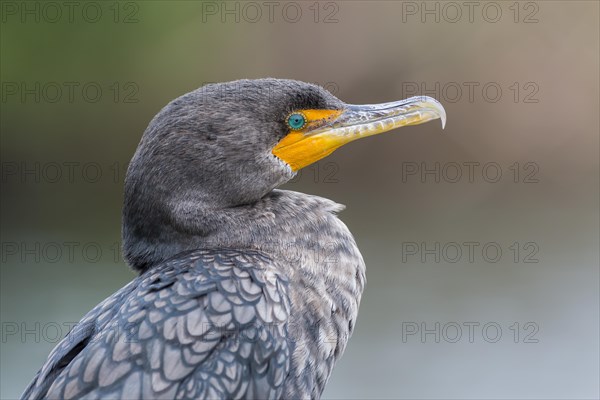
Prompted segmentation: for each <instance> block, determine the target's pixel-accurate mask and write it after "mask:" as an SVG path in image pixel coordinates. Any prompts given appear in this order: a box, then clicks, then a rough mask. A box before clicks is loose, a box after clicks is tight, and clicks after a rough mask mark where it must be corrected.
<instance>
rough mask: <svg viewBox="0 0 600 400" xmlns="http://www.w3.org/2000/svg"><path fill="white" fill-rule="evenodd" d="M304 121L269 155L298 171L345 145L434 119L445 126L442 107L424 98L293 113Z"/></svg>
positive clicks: (444, 114) (428, 98)
mask: <svg viewBox="0 0 600 400" xmlns="http://www.w3.org/2000/svg"><path fill="white" fill-rule="evenodd" d="M295 112H299V113H302V114H303V115H304V116H305V117H306V120H307V121H306V124H305V126H304V127H303V128H302V129H300V130H290V133H288V134H287V135H286V136H285V137H284V138H283V139H281V141H280V142H279V143H277V145H276V146H275V147H274V148H273V150H272V152H273V154H274V155H275V156H277V157H278V158H279V159H281V160H283V161H284V162H286V163H287V164H288V165H289V166H290V168H291V169H292V170H293V171H298V170H299V169H302V168H304V167H306V166H307V165H310V164H312V163H314V162H315V161H318V160H320V159H321V158H324V157H326V156H328V155H329V154H331V153H332V152H333V151H335V150H336V149H338V148H339V147H341V146H343V145H344V144H346V143H349V142H352V141H354V140H356V139H360V138H363V137H368V136H372V135H376V134H379V133H382V132H386V131H389V130H392V129H395V128H399V127H402V126H408V125H418V124H422V123H424V122H427V121H431V120H433V119H437V118H439V119H441V120H442V128H443V127H444V125H445V122H446V112H445V110H444V107H443V106H442V105H441V104H440V103H439V102H438V101H437V100H435V99H433V98H431V97H427V96H419V97H411V98H410V99H406V100H401V101H396V102H391V103H382V104H374V105H364V106H356V105H347V106H346V107H345V108H344V109H342V110H313V109H310V110H296V111H295Z"/></svg>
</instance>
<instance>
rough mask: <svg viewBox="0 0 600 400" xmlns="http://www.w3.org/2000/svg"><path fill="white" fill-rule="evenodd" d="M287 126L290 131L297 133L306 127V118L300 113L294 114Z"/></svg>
mask: <svg viewBox="0 0 600 400" xmlns="http://www.w3.org/2000/svg"><path fill="white" fill-rule="evenodd" d="M287 124H288V126H289V127H290V129H292V130H295V131H297V130H299V129H302V128H304V125H306V117H305V116H304V114H302V113H299V112H295V113H292V114H290V115H289V117H288V118H287Z"/></svg>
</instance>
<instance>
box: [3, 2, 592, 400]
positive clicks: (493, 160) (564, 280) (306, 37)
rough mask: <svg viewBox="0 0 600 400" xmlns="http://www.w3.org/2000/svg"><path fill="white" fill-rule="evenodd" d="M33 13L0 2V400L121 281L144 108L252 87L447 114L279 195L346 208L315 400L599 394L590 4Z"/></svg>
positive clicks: (125, 6) (142, 5) (200, 6)
mask: <svg viewBox="0 0 600 400" xmlns="http://www.w3.org/2000/svg"><path fill="white" fill-rule="evenodd" d="M173 3H177V4H176V5H174V4H173ZM52 4H54V5H50V6H48V3H45V2H37V1H31V2H12V1H3V2H2V3H0V6H1V12H2V14H1V18H2V19H1V41H0V44H1V81H2V92H1V96H2V99H1V118H0V120H1V133H2V143H1V156H2V181H1V185H2V192H1V195H2V199H1V200H2V210H1V218H2V227H1V234H2V266H1V269H0V274H1V275H0V277H1V300H2V302H1V307H0V309H1V313H2V314H1V320H2V332H1V333H2V338H1V339H2V340H1V343H0V344H1V362H0V368H1V369H0V387H1V389H0V397H2V398H15V397H17V396H19V394H20V393H21V392H22V390H23V389H24V387H25V385H26V384H27V383H28V381H29V380H30V379H31V377H33V375H34V373H35V372H36V371H37V369H38V368H39V367H40V366H41V364H42V363H43V361H44V359H45V357H46V356H47V354H48V352H49V351H50V350H51V348H52V347H53V346H54V345H55V344H56V343H57V341H58V340H59V337H60V336H62V335H64V334H66V332H67V331H68V327H69V324H70V323H73V322H76V321H78V320H79V318H80V317H81V316H82V315H83V314H84V313H85V312H87V311H88V310H89V309H91V308H92V307H93V306H94V305H96V304H97V303H98V302H100V301H101V300H102V299H104V298H105V297H106V296H108V295H110V294H111V293H112V292H114V291H115V290H117V289H118V288H120V287H121V286H122V285H124V284H125V283H126V282H128V281H129V280H130V279H131V278H132V276H133V275H132V273H131V272H130V271H129V270H128V269H127V267H126V266H125V264H124V263H123V262H122V260H121V259H120V257H119V256H118V253H119V248H118V243H119V240H120V210H121V202H122V186H123V177H124V171H125V168H126V165H127V162H128V161H129V158H130V157H131V155H132V154H133V152H134V150H135V147H136V145H137V142H138V140H139V138H140V136H141V134H142V132H143V130H144V129H145V127H146V126H147V124H148V122H149V120H150V119H151V118H152V117H153V116H154V114H155V113H156V112H157V111H158V110H159V109H160V108H161V107H162V106H163V105H165V104H166V103H167V102H168V101H170V100H171V99H173V98H175V97H177V96H179V95H181V94H183V93H185V92H187V91H190V90H192V89H195V88H196V87H198V86H201V85H203V84H205V83H208V82H221V81H227V80H233V79H239V78H258V77H266V76H273V77H282V78H294V79H299V80H304V81H308V82H314V83H319V84H321V85H323V86H325V87H326V88H328V89H329V90H331V91H332V92H333V93H334V94H335V95H336V96H338V97H339V98H341V99H342V100H344V101H346V102H349V103H370V102H383V101H391V100H396V99H400V98H403V97H408V96H411V95H414V94H427V95H430V96H434V97H436V98H438V99H439V100H440V101H441V102H442V103H443V104H444V106H445V107H446V111H447V113H448V123H447V127H446V130H445V131H441V129H440V127H439V124H438V123H429V124H426V125H422V126H417V127H410V128H404V129H401V130H399V131H396V132H393V133H388V134H386V135H382V136H378V137H375V138H370V139H366V140H363V141H360V142H357V143H353V144H351V145H349V146H346V147H344V148H342V149H340V150H338V151H337V152H336V153H334V154H333V155H331V156H330V157H328V158H327V159H324V160H322V161H321V162H319V163H318V164H316V165H314V166H312V167H309V168H307V169H306V170H304V171H303V172H302V174H301V175H300V176H299V177H298V178H297V179H295V181H294V182H292V183H290V184H288V185H287V188H289V189H292V190H299V191H302V192H307V193H312V194H317V195H320V196H324V197H328V198H331V199H333V200H336V201H338V202H340V203H343V204H346V205H347V209H346V210H345V211H344V212H343V213H342V214H341V218H342V219H343V220H344V221H345V222H346V223H347V224H348V226H349V227H350V229H351V230H352V232H353V233H354V235H355V237H356V240H357V242H358V244H359V246H360V248H361V250H362V252H363V255H364V258H365V260H366V263H367V267H368V272H367V276H368V285H367V288H366V292H365V294H364V297H363V303H362V305H361V313H360V318H359V320H358V324H357V329H356V332H355V334H354V336H353V338H352V340H351V342H350V345H349V347H348V350H347V351H346V354H345V355H344V357H343V358H342V360H341V362H340V363H339V364H338V367H337V368H336V370H335V372H334V374H333V376H332V379H331V380H330V383H329V386H328V388H327V390H326V392H325V393H324V397H325V398H340V399H341V398H422V399H425V398H427V399H431V398H440V399H442V398H443V399H447V398H453V399H454V398H456V399H459V398H461V399H463V398H561V399H562V398H565V399H567V398H569V399H573V398H598V396H599V389H598V374H599V368H598V351H599V347H598V333H599V332H598V323H599V320H598V315H599V257H598V244H599V234H598V229H599V214H598V204H599V163H598V158H599V157H598V151H599V141H598V138H599V112H598V111H599V81H598V79H599V72H598V71H599V67H600V66H599V3H598V2H596V1H533V2H514V1H507V2H505V1H496V2H473V3H472V4H471V3H470V4H471V5H470V6H469V5H465V3H464V2H435V1H428V2H420V1H419V2H403V1H396V2H394V1H380V2H378V1H331V2H327V1H325V2H320V3H315V2H314V1H308V2H304V1H297V2H277V1H276V2H274V3H272V4H273V5H271V6H270V5H268V4H265V2H262V1H258V2H235V1H230V2H227V3H221V2H192V1H189V2H188V1H186V2H166V1H147V2H145V1H140V2H121V3H116V2H112V1H108V2H79V3H77V4H78V5H77V6H73V8H72V9H70V8H69V6H67V5H65V4H64V3H63V2H55V3H52ZM53 7H54V8H53ZM269 7H272V8H271V9H270V8H269ZM270 10H271V11H272V14H270ZM427 171H430V172H427ZM436 171H437V172H436ZM470 171H472V175H471V176H470V174H469V172H470ZM457 173H460V174H461V175H460V176H458V175H457ZM499 173H500V174H501V175H498V174H499ZM436 174H438V175H439V176H436ZM470 248H472V249H473V252H472V254H469V249H470ZM498 251H500V252H501V253H497V252H498ZM469 327H471V328H469ZM458 333H460V334H461V335H460V336H458Z"/></svg>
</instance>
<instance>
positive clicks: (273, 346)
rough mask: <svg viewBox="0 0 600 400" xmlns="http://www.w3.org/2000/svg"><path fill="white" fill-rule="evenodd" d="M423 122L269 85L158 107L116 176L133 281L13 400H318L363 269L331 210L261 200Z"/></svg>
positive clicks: (418, 110)
mask: <svg viewBox="0 0 600 400" xmlns="http://www.w3.org/2000/svg"><path fill="white" fill-rule="evenodd" d="M436 118H441V120H442V124H443V123H444V121H445V112H444V109H443V107H442V106H441V104H440V103H439V102H437V101H436V100H434V99H432V98H429V97H413V98H410V99H407V100H403V101H397V102H391V103H384V104H378V105H363V106H356V105H348V104H345V103H343V102H342V101H340V100H338V99H337V98H336V97H334V96H333V95H331V94H330V93H329V92H327V91H326V90H324V89H322V88H321V87H319V86H316V85H312V84H307V83H303V82H299V81H293V80H279V79H259V80H240V81H234V82H228V83H221V84H210V85H206V86H203V87H201V88H199V89H197V90H194V91H192V92H190V93H187V94H185V95H183V96H181V97H179V98H177V99H175V100H173V101H172V102H170V103H169V104H168V105H167V106H166V107H164V108H163V109H162V110H161V111H160V112H159V113H158V115H156V117H154V119H153V120H152V121H151V122H150V124H149V126H148V128H147V129H146V131H145V132H144V135H143V137H142V139H141V142H140V144H139V146H138V148H137V151H136V153H135V155H134V156H133V159H132V161H131V163H130V165H129V168H128V171H127V176H126V180H125V200H124V208H123V228H122V233H123V247H124V254H125V257H126V260H127V262H128V263H129V265H130V266H131V267H132V268H133V269H134V270H136V271H137V272H138V273H139V276H137V277H136V278H135V279H134V280H133V281H132V282H130V283H129V284H128V285H126V286H125V287H123V288H122V289H121V290H119V291H117V292H116V293H115V294H113V295H112V296H110V297H109V298H107V299H106V300H104V301H103V302H102V303H100V304H99V305H98V306H96V307H95V308H94V309H93V310H92V311H90V312H89V313H88V314H87V315H85V316H84V317H83V319H82V320H81V321H80V322H79V324H78V325H76V326H75V327H74V328H73V329H72V330H71V331H70V332H69V333H68V335H67V336H66V337H65V338H64V339H63V340H62V341H61V342H60V343H59V344H58V345H57V346H56V348H55V349H54V350H53V351H52V352H51V354H50V355H49V356H48V360H47V361H46V363H45V364H44V365H43V367H42V368H41V370H40V371H39V372H38V373H37V376H36V377H35V378H34V379H33V381H32V382H31V384H30V385H29V387H28V388H27V389H26V390H25V392H24V394H23V398H24V399H45V398H49V399H73V398H85V399H96V398H120V399H142V398H147V399H150V398H152V399H159V398H160V399H174V398H175V399H190V398H194V399H216V398H219V399H225V398H240V399H241V398H244V399H263V398H265V399H266V398H269V399H276V398H286V399H298V398H313V399H317V398H319V397H320V396H321V393H322V392H323V389H324V387H325V384H326V382H327V380H328V378H329V376H330V374H331V371H332V368H333V365H334V363H335V361H336V360H337V359H338V358H339V357H340V355H341V354H342V353H343V351H344V348H345V347H346V343H347V341H348V338H349V337H350V335H351V334H352V331H353V329H354V324H355V321H356V317H357V313H358V306H359V303H360V298H361V293H362V291H363V287H364V284H365V265H364V262H363V258H362V256H361V254H360V252H359V250H358V248H357V246H356V243H355V241H354V238H353V237H352V234H351V233H350V232H349V230H348V229H347V228H346V226H345V225H344V223H343V222H342V221H340V220H339V219H338V218H337V217H336V213H337V212H339V211H340V210H342V209H343V206H341V205H339V204H336V203H334V202H333V201H331V200H327V199H324V198H320V197H316V196H310V195H306V194H303V193H297V192H292V191H286V190H278V189H276V188H277V187H278V186H280V185H282V184H283V183H285V182H287V181H289V180H290V179H292V178H293V177H294V175H295V174H296V171H298V170H299V169H301V168H303V167H305V166H307V165H309V164H311V163H313V162H315V161H317V160H319V159H321V158H323V157H325V156H327V155H328V154H330V153H331V152H333V151H334V150H335V149H337V148H338V147H340V146H342V145H344V144H346V143H348V142H351V141H353V140H356V139H359V138H362V137H366V136H371V135H375V134H378V133H381V132H384V131H388V130H391V129H394V128H398V127H401V126H405V125H415V124H420V123H423V122H426V121H429V120H432V119H436Z"/></svg>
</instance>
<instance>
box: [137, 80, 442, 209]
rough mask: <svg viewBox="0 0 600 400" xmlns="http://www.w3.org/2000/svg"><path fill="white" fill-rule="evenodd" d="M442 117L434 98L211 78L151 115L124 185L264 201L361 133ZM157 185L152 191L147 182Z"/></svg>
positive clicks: (213, 200) (219, 202)
mask: <svg viewBox="0 0 600 400" xmlns="http://www.w3.org/2000/svg"><path fill="white" fill-rule="evenodd" d="M436 118H440V119H441V120H442V124H444V122H445V118H446V116H445V112H444V108H443V107H442V106H441V104H440V103H439V102H437V101H436V100H434V99H432V98H430V97H424V96H423V97H413V98H410V99H406V100H402V101H396V102H390V103H383V104H377V105H349V104H345V103H344V102H342V101H340V100H339V99H337V98H336V97H335V96H333V95H332V94H331V93H329V92H328V91H326V90H325V89H323V88H321V87H319V86H317V85H313V84H308V83H304V82H299V81H293V80H282V79H258V80H239V81H233V82H228V83H219V84H209V85H206V86H203V87H201V88H199V89H197V90H195V91H192V92H190V93H187V94H185V95H183V96H181V97H179V98H177V99H175V100H173V101H172V102H171V103H169V104H168V105H167V106H166V107H165V108H163V109H162V110H161V111H160V112H159V114H158V115H157V116H156V117H155V118H154V119H153V120H152V122H151V123H150V125H149V127H148V129H147V130H146V132H145V133H144V136H143V138H142V140H141V142H140V145H139V147H138V150H137V153H136V155H135V156H134V159H133V160H132V163H131V166H130V169H129V172H128V177H127V181H128V182H127V183H130V182H131V183H136V184H139V183H141V182H145V183H146V184H149V185H150V186H149V187H148V189H149V190H157V191H161V192H163V193H164V194H165V195H167V196H180V195H181V194H182V193H187V194H188V195H189V196H191V198H194V199H195V200H196V201H202V202H204V203H206V204H207V205H208V206H220V207H223V206H225V207H227V206H236V205H240V204H247V203H250V202H253V201H256V200H258V199H260V198H261V197H262V196H264V195H265V194H266V193H268V192H270V191H271V190H273V189H274V188H276V187H277V186H279V185H281V184H283V183H285V182H287V181H288V180H290V179H291V178H293V177H294V176H295V174H296V172H297V171H298V170H300V169H301V168H304V167H306V166H307V165H310V164H312V163H314V162H316V161H318V160H320V159H321V158H323V157H326V156H327V155H329V154H331V153H332V152H333V151H334V150H336V149H338V148H339V147H341V146H343V145H344V144H347V143H349V142H352V141H354V140H357V139H360V138H364V137H367V136H372V135H376V134H379V133H382V132H386V131H389V130H391V129H395V128H399V127H402V126H407V125H416V124H421V123H424V122H427V121H430V120H432V119H436ZM150 188H151V189H150Z"/></svg>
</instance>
